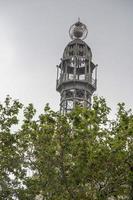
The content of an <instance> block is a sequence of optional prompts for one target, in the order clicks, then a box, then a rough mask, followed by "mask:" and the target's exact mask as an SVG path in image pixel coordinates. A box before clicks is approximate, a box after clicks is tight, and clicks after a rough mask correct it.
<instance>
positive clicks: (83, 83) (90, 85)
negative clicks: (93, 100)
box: [56, 74, 97, 93]
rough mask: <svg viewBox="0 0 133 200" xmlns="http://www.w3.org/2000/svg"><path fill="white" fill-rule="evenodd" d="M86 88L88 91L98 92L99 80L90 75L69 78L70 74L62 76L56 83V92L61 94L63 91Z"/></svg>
mask: <svg viewBox="0 0 133 200" xmlns="http://www.w3.org/2000/svg"><path fill="white" fill-rule="evenodd" d="M73 87H77V88H80V87H81V88H84V87H85V88H86V89H87V90H88V89H89V90H91V92H92V93H93V92H94V91H95V90H96V87H97V80H96V79H94V78H92V77H90V76H89V75H86V76H84V75H83V76H81V77H79V76H75V77H69V76H68V74H63V75H61V76H60V78H59V79H58V80H57V82H56V90H57V91H59V92H61V90H62V89H65V88H66V89H67V88H69V89H70V88H73Z"/></svg>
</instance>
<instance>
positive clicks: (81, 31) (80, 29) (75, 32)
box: [69, 20, 88, 40]
mask: <svg viewBox="0 0 133 200" xmlns="http://www.w3.org/2000/svg"><path fill="white" fill-rule="evenodd" d="M87 34H88V29H87V27H86V25H85V24H83V23H82V22H80V21H79V20H78V22H76V23H75V24H73V25H72V26H71V27H70V29H69V35H70V38H71V39H72V40H74V39H82V40H84V39H85V38H86V37H87Z"/></svg>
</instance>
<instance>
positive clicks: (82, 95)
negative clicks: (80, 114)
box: [56, 21, 97, 113]
mask: <svg viewBox="0 0 133 200" xmlns="http://www.w3.org/2000/svg"><path fill="white" fill-rule="evenodd" d="M87 33H88V30H87V27H86V25H85V24H83V23H81V22H80V21H78V22H76V23H75V24H73V25H72V26H71V27H70V30H69V35H70V38H71V39H72V41H71V42H70V43H69V44H68V45H67V46H66V48H65V50H64V53H63V57H62V59H61V62H60V64H59V65H58V66H57V83H56V90H57V91H58V92H59V93H60V95H61V100H60V111H61V113H66V112H69V111H71V110H72V109H73V108H74V107H75V106H76V105H80V106H83V107H90V106H91V97H92V94H93V92H94V91H95V90H96V85H97V65H95V64H94V63H93V62H92V52H91V49H90V47H89V46H88V45H87V44H86V43H85V42H84V41H83V40H84V39H85V38H86V37H87Z"/></svg>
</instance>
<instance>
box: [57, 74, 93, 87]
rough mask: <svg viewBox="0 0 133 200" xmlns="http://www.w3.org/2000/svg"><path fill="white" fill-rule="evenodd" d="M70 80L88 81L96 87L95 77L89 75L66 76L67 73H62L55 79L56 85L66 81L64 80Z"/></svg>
mask: <svg viewBox="0 0 133 200" xmlns="http://www.w3.org/2000/svg"><path fill="white" fill-rule="evenodd" d="M70 81H79V82H85V83H86V82H88V83H89V84H90V85H92V86H93V87H95V88H96V79H94V78H92V77H90V76H89V75H86V76H85V75H82V76H81V75H80V76H75V77H74V75H73V76H72V77H70V76H68V75H67V74H63V75H61V76H60V78H59V79H58V80H57V87H58V86H59V85H60V84H62V83H64V82H65V83H66V82H70Z"/></svg>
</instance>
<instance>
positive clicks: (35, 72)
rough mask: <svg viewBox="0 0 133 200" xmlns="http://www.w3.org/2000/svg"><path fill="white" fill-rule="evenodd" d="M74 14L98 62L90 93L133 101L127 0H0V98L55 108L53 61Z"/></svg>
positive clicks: (132, 32)
mask: <svg viewBox="0 0 133 200" xmlns="http://www.w3.org/2000/svg"><path fill="white" fill-rule="evenodd" d="M78 17H80V19H81V21H82V22H83V23H85V24H86V25H87V27H88V37H87V38H86V40H85V41H86V43H87V44H88V45H89V46H90V48H91V50H92V54H93V62H94V63H95V64H98V88H97V91H96V92H95V94H96V95H99V96H103V97H105V98H106V100H107V102H108V105H109V106H110V107H112V109H113V110H114V109H115V108H116V104H117V103H118V102H122V101H124V102H125V103H126V105H127V106H128V107H131V108H132V107H133V64H132V63H133V60H132V59H133V0H0V101H2V100H3V99H4V98H5V97H6V95H7V94H9V95H10V96H11V97H13V98H15V99H16V98H17V99H19V100H20V101H21V102H23V103H24V104H25V105H26V104H28V103H30V102H32V103H33V104H34V105H35V107H36V108H37V109H38V110H40V111H42V108H43V106H44V105H45V104H46V103H47V102H49V103H50V105H51V107H52V108H53V109H55V110H58V109H59V99H60V96H59V94H58V93H57V92H56V89H55V88H56V65H57V64H59V62H60V58H61V57H62V54H63V50H64V48H65V46H66V45H67V44H68V42H69V41H70V38H69V34H68V30H69V27H70V26H71V25H72V24H73V23H75V22H76V21H77V19H78Z"/></svg>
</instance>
